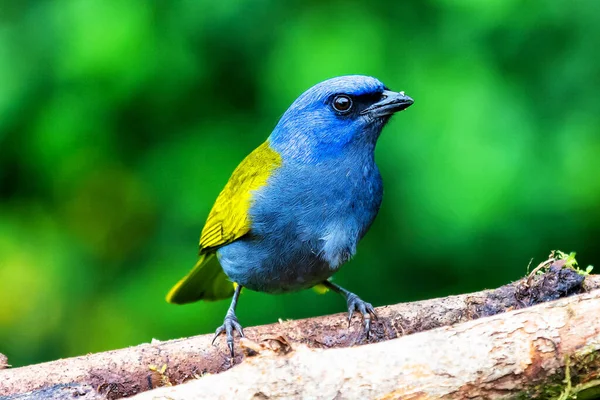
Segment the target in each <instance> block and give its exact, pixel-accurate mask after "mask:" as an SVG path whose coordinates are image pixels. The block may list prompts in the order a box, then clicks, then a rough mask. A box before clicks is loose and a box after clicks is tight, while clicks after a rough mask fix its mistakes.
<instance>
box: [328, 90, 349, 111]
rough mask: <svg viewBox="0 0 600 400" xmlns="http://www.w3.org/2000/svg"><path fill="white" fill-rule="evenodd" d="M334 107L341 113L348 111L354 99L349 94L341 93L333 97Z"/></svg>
mask: <svg viewBox="0 0 600 400" xmlns="http://www.w3.org/2000/svg"><path fill="white" fill-rule="evenodd" d="M332 104H333V109H334V110H335V111H337V112H340V113H347V112H348V111H350V109H351V108H352V99H351V98H350V97H349V96H346V95H343V94H340V95H338V96H335V98H334V99H333V103H332Z"/></svg>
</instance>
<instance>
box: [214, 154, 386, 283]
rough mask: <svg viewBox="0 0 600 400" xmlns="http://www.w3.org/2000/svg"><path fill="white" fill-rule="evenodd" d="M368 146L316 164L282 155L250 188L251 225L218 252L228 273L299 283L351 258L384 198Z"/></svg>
mask: <svg viewBox="0 0 600 400" xmlns="http://www.w3.org/2000/svg"><path fill="white" fill-rule="evenodd" d="M369 147H370V146H367V147H365V146H361V147H360V148H357V150H356V151H354V150H353V149H349V150H347V151H345V152H344V153H343V154H342V153H340V154H339V156H332V157H327V158H326V159H323V160H320V161H319V162H316V163H312V164H306V163H299V162H295V161H294V160H286V159H285V157H284V158H283V163H282V165H281V167H279V168H278V169H277V170H276V171H275V172H274V173H273V175H272V176H271V177H270V178H269V179H268V181H267V184H266V185H265V186H263V187H262V188H260V189H259V190H257V191H255V192H254V193H253V195H252V205H251V207H250V210H249V218H250V221H251V229H250V233H249V234H248V235H246V236H244V237H242V238H240V239H239V240H237V241H235V242H233V243H231V244H229V245H227V246H224V247H222V248H221V249H219V250H218V252H217V254H218V256H219V260H220V262H221V265H222V267H223V270H224V271H225V273H226V274H227V275H228V276H229V278H230V279H231V280H232V281H234V282H237V283H239V284H240V285H242V286H246V287H248V288H249V289H252V290H257V291H265V292H272V293H277V292H286V291H293V290H300V289H304V288H308V287H311V286H314V285H315V284H318V283H320V282H322V281H323V280H325V279H327V278H329V277H330V276H331V275H332V274H333V273H334V272H335V271H337V270H338V269H339V268H340V267H341V265H342V264H343V263H344V262H345V261H347V260H349V259H350V258H351V257H352V256H353V255H354V253H355V252H356V246H357V244H358V241H359V240H360V239H361V238H362V237H363V236H364V234H365V233H366V231H367V230H368V228H369V226H370V225H371V223H372V222H373V220H374V218H375V216H376V215H377V212H378V210H379V206H380V204H381V199H382V192H383V185H382V182H381V177H380V174H379V171H378V169H377V166H376V165H375V162H374V159H373V148H369ZM275 150H277V148H276V147H275Z"/></svg>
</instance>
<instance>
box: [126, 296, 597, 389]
mask: <svg viewBox="0 0 600 400" xmlns="http://www.w3.org/2000/svg"><path fill="white" fill-rule="evenodd" d="M599 313H600V290H596V291H594V292H592V293H587V294H582V295H578V296H575V297H571V298H567V299H562V300H559V301H555V302H549V303H545V304H541V305H538V306H535V307H531V308H527V309H524V310H516V311H512V312H508V313H504V314H500V315H497V316H494V317H489V318H485V319H481V320H476V321H470V322H466V323H462V324H458V325H455V326H452V327H443V328H439V329H435V330H432V331H429V332H423V333H418V334H415V335H410V336H405V337H402V338H399V339H394V340H391V341H388V342H384V343H377V344H371V345H368V346H359V347H352V348H342V349H329V350H322V349H311V348H308V347H306V346H300V347H298V348H296V349H295V350H294V351H293V352H290V353H288V354H280V352H279V353H278V352H272V351H264V352H263V353H264V354H263V353H261V354H259V355H258V356H256V357H249V358H247V359H246V360H245V361H244V363H242V365H240V366H239V367H236V368H233V369H231V370H229V371H227V372H223V373H221V374H217V375H211V376H206V377H202V378H201V379H197V380H194V381H192V382H189V383H186V384H183V385H180V386H175V387H171V388H160V389H156V390H153V391H150V392H147V393H143V394H140V395H138V396H135V397H134V400H156V399H169V400H201V399H211V400H216V399H232V398H235V399H273V398H275V399H279V398H285V399H306V398H311V399H375V398H377V399H380V398H384V399H473V398H477V399H507V398H510V399H514V398H523V399H531V398H543V399H559V398H561V397H560V396H561V395H562V396H563V397H562V398H563V399H567V398H574V397H571V396H574V395H576V394H577V395H578V398H580V399H581V398H584V397H583V395H584V389H587V392H588V395H589V394H590V391H591V390H593V389H595V390H596V394H597V393H598V390H599V389H600V380H599V378H600V360H598V356H600V329H599V325H598V319H597V318H596V317H597V316H598V314H599ZM592 316H593V317H592ZM565 365H568V368H567V369H566V367H565ZM567 374H568V375H569V378H568V380H567V381H566V382H564V383H563V380H564V378H565V375H567Z"/></svg>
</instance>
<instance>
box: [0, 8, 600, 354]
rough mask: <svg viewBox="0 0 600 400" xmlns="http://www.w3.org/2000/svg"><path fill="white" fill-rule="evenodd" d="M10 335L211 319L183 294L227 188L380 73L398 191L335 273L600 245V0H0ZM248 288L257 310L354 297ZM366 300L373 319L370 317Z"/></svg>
mask: <svg viewBox="0 0 600 400" xmlns="http://www.w3.org/2000/svg"><path fill="white" fill-rule="evenodd" d="M0 4H1V5H0V352H1V353H4V354H6V355H7V356H8V358H9V362H10V363H11V364H13V365H14V366H19V365H24V364H29V363H34V362H40V361H45V360H52V359H56V358H59V357H68V356H74V355H79V354H85V353H88V352H97V351H102V350H108V349H115V348H120V347H124V346H129V345H135V344H139V343H142V342H149V341H150V340H151V339H152V338H157V339H161V340H166V339H172V338H178V337H182V336H188V335H194V334H199V333H206V332H212V331H213V330H214V329H215V328H216V327H217V326H218V325H219V324H220V323H221V322H222V318H223V316H224V313H225V310H226V308H227V306H228V301H221V302H217V303H197V304H193V305H188V306H174V305H169V304H167V303H166V302H165V301H164V295H165V294H166V292H167V291H168V289H169V288H170V286H171V285H172V284H173V283H175V282H176V281H177V280H178V279H179V278H180V277H181V276H182V275H184V274H185V273H186V272H187V271H188V269H189V268H191V266H192V265H193V264H194V262H195V256H196V252H197V241H198V237H199V233H200V231H201V229H202V226H203V223H204V221H205V218H206V216H207V214H208V212H209V210H210V207H211V205H212V202H213V201H214V199H215V198H216V196H217V194H218V193H219V191H220V189H221V188H222V187H223V185H224V184H225V182H226V181H227V178H228V177H229V175H230V173H231V172H232V171H233V169H234V168H235V166H236V165H237V164H238V163H239V162H240V161H241V160H242V159H243V157H244V156H245V155H246V154H247V153H249V152H250V151H251V150H252V149H253V148H254V147H256V146H258V145H259V144H260V143H261V142H262V141H263V140H264V139H265V138H266V137H267V136H268V134H269V132H270V131H271V130H272V128H273V127H274V125H275V123H276V122H277V119H278V118H279V117H280V116H281V114H282V113H283V112H284V111H285V109H286V108H287V107H288V106H289V104H290V103H291V102H292V101H293V100H294V99H295V98H296V97H297V96H298V95H299V94H300V93H301V92H302V91H304V90H305V89H307V88H308V87H310V86H312V85H313V84H315V83H317V82H320V81H322V80H324V79H327V78H330V77H333V76H337V75H344V74H367V75H373V76H375V77H377V78H379V79H380V80H382V81H383V82H384V83H385V84H386V85H388V86H389V87H390V88H392V89H394V90H398V91H399V90H404V91H406V93H407V94H408V95H409V96H411V97H413V98H414V99H415V104H414V106H412V107H411V108H410V109H409V110H407V111H406V112H403V113H402V114H400V115H398V116H396V117H395V118H394V119H393V120H392V122H391V123H390V124H389V125H388V127H387V128H386V129H385V131H384V133H383V135H382V136H381V139H380V141H379V144H378V148H377V160H378V164H379V166H380V169H381V172H382V175H383V178H384V181H385V185H386V189H385V197H384V202H383V206H382V209H381V212H380V214H379V217H378V219H377V220H376V221H375V224H374V225H373V227H372V229H371V231H370V232H369V234H368V235H367V236H366V237H365V239H364V240H363V241H362V243H361V244H360V246H359V249H358V255H357V256H356V258H355V259H354V260H353V261H352V262H350V263H349V264H348V265H346V266H345V267H344V268H343V269H342V270H341V272H340V273H338V274H337V276H336V282H337V283H340V284H341V285H343V286H346V287H347V288H348V289H350V290H352V291H355V292H356V293H358V294H359V295H360V296H361V297H363V298H364V299H366V300H368V301H370V302H372V303H373V304H374V305H383V304H390V303H395V302H401V301H410V300H417V299H425V298H430V297H433V296H444V295H448V294H452V293H460V292H467V291H475V290H479V289H483V288H488V287H494V286H498V285H501V284H504V283H507V282H508V281H510V280H514V279H517V278H519V277H520V276H522V275H524V274H525V273H526V268H527V264H528V263H529V261H530V259H531V258H534V261H533V264H534V265H536V264H537V263H538V262H540V261H541V260H543V259H545V257H546V256H547V255H548V253H549V251H550V250H552V249H555V248H559V249H562V250H564V251H571V250H576V251H577V252H578V256H579V261H580V262H581V263H582V264H584V265H587V264H593V263H594V262H597V260H598V259H600V250H599V249H598V247H597V242H598V234H599V233H600V208H599V206H598V204H599V202H600V178H599V172H600V159H599V155H600V90H599V89H600V62H598V57H599V56H598V54H599V53H598V51H599V49H600V2H598V1H597V0H588V1H583V0H580V1H579V0H576V1H572V2H570V1H550V0H548V1H534V0H532V1H517V0H488V1H475V0H452V1H451V0H437V1H434V0H425V1H424V0H419V1H410V2H409V1H389V2H377V1H371V2H367V1H362V2H350V1H333V2H323V1H305V0H302V1H300V0H297V1H286V2H283V1H276V0H262V1H253V2H251V1H233V0H224V1H212V2H207V1H199V0H188V1H142V0H140V1H130V0H110V1H109V0H105V1H91V0H79V1H58V0H57V1H52V2H51V1H13V2H2V3H0ZM344 309H345V305H344V302H343V301H342V299H341V298H338V297H337V296H336V295H334V294H332V293H328V294H326V295H317V294H316V293H315V292H314V291H310V290H309V291H304V292H301V293H295V294H288V295H280V296H271V295H266V294H260V293H253V292H250V291H245V292H244V294H243V295H242V298H241V300H240V305H239V307H238V316H239V318H240V321H241V322H242V324H243V325H244V326H251V325H254V324H263V323H269V322H274V321H276V320H277V319H278V318H283V319H287V318H301V317H309V316H315V315H321V314H326V313H333V312H341V311H343V310H344ZM355 323H358V321H356V322H355Z"/></svg>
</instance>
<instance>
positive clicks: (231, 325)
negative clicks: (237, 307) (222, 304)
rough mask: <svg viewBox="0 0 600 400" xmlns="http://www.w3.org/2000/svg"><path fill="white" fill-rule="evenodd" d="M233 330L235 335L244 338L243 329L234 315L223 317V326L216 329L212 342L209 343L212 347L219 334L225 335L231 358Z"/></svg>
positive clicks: (232, 355)
mask: <svg viewBox="0 0 600 400" xmlns="http://www.w3.org/2000/svg"><path fill="white" fill-rule="evenodd" d="M234 329H235V330H236V331H237V333H238V334H239V335H240V337H244V329H243V328H242V325H240V323H239V322H238V320H237V317H236V316H235V314H227V315H226V316H225V320H224V321H223V325H221V326H220V327H218V328H217V330H216V331H215V336H214V337H213V340H212V343H211V344H213V345H214V344H215V340H217V338H218V337H219V335H220V334H221V333H223V332H225V335H226V336H227V347H229V351H230V352H231V357H232V358H233V357H234V355H235V354H234V352H233V331H234Z"/></svg>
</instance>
